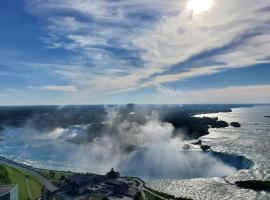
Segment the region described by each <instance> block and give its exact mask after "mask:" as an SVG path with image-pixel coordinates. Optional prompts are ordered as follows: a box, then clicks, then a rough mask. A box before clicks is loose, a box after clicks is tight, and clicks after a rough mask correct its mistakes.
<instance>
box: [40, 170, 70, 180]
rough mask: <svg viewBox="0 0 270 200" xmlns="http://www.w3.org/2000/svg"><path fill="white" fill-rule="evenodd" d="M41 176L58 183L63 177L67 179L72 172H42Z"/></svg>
mask: <svg viewBox="0 0 270 200" xmlns="http://www.w3.org/2000/svg"><path fill="white" fill-rule="evenodd" d="M41 174H42V175H43V176H45V177H46V178H48V179H49V180H51V181H60V180H62V179H63V177H69V176H71V175H73V173H72V172H59V171H51V170H42V171H41Z"/></svg>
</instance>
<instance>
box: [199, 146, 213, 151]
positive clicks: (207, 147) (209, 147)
mask: <svg viewBox="0 0 270 200" xmlns="http://www.w3.org/2000/svg"><path fill="white" fill-rule="evenodd" d="M201 149H202V150H203V151H208V150H210V149H211V146H209V145H201Z"/></svg>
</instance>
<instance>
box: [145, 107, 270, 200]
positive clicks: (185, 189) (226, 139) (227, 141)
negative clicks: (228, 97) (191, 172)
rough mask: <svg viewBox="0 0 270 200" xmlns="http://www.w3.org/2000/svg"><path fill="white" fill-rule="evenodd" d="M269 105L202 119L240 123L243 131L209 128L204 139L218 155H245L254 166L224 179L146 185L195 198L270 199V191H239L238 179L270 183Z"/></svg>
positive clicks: (156, 182) (209, 115)
mask: <svg viewBox="0 0 270 200" xmlns="http://www.w3.org/2000/svg"><path fill="white" fill-rule="evenodd" d="M269 115H270V106H255V107H246V108H235V109H233V110H232V112H230V113H213V114H203V115H198V116H199V117H203V116H207V117H218V118H219V119H220V120H224V121H227V122H240V123H241V128H233V127H228V128H222V129H210V134H209V135H207V136H204V137H202V138H201V139H202V141H203V143H205V144H208V145H211V147H212V149H213V150H214V151H217V152H224V153H230V154H238V155H243V156H245V157H247V158H249V159H251V160H252V161H253V162H254V163H255V165H254V167H253V168H252V169H249V170H240V171H237V172H235V173H233V174H231V175H228V176H226V177H224V178H209V179H187V180H155V181H149V182H147V185H148V186H149V187H151V188H153V189H155V190H159V191H162V192H166V193H169V194H173V195H175V196H182V197H189V198H192V199H213V200H216V199H217V200H219V199H238V200H239V199H243V200H244V199H270V193H269V192H263V191H262V192H255V191H253V190H246V189H239V188H238V187H236V186H235V185H233V183H234V182H235V181H237V180H270V118H266V117H264V116H269Z"/></svg>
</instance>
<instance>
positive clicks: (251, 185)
mask: <svg viewBox="0 0 270 200" xmlns="http://www.w3.org/2000/svg"><path fill="white" fill-rule="evenodd" d="M235 184H236V185H237V186H238V187H240V188H244V189H251V190H255V191H261V190H264V191H270V181H258V180H250V181H236V182H235Z"/></svg>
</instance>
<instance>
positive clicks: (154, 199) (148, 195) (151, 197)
mask: <svg viewBox="0 0 270 200" xmlns="http://www.w3.org/2000/svg"><path fill="white" fill-rule="evenodd" d="M144 195H145V197H146V198H147V200H161V199H160V198H158V197H157V196H154V195H153V194H151V193H150V192H147V191H144Z"/></svg>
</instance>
